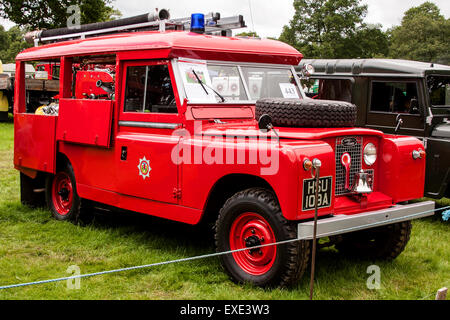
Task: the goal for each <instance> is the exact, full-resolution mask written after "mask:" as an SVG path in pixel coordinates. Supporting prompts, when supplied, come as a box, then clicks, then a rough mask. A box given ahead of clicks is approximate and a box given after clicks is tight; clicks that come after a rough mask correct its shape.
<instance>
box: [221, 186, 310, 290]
mask: <svg viewBox="0 0 450 320" xmlns="http://www.w3.org/2000/svg"><path fill="white" fill-rule="evenodd" d="M215 229H216V235H215V239H216V247H217V251H218V252H226V251H234V250H239V249H245V248H248V250H245V251H239V252H235V253H232V254H227V255H223V256H221V263H222V265H223V267H224V269H225V270H226V272H227V273H228V275H229V276H230V277H231V279H232V280H233V281H235V282H237V283H252V284H254V285H257V286H261V287H272V286H283V287H284V286H288V285H291V284H293V283H295V282H296V281H297V280H298V279H299V278H300V277H301V276H302V275H303V273H304V271H305V269H306V267H307V264H308V260H309V243H308V242H307V241H294V242H289V243H286V244H283V245H278V246H267V247H263V248H257V249H252V247H258V246H261V245H268V244H272V243H277V242H281V241H286V240H293V239H296V238H297V231H296V228H295V225H294V224H291V223H290V222H288V221H287V220H286V219H285V218H284V217H283V216H282V214H281V210H280V207H279V204H278V201H277V200H276V197H275V195H274V194H273V193H272V192H270V191H268V190H266V189H261V188H252V189H248V190H245V191H242V192H239V193H237V194H235V195H234V196H233V197H231V198H230V199H229V200H228V201H227V202H226V203H225V205H224V206H223V208H222V209H221V210H220V215H219V218H218V219H217V222H216V227H215Z"/></svg>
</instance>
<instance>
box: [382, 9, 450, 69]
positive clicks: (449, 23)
mask: <svg viewBox="0 0 450 320" xmlns="http://www.w3.org/2000/svg"><path fill="white" fill-rule="evenodd" d="M390 43H391V44H390V55H391V57H392V58H401V59H409V60H417V61H425V62H439V63H445V64H449V63H450V19H445V17H444V16H443V15H442V14H441V11H440V9H439V7H438V6H437V5H436V4H434V3H432V2H425V3H423V4H422V5H420V6H418V7H413V8H411V9H409V10H408V11H406V13H405V15H404V17H403V19H402V23H401V25H400V26H398V27H394V28H393V29H391V30H390Z"/></svg>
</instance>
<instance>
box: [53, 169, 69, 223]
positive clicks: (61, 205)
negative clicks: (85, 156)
mask: <svg viewBox="0 0 450 320" xmlns="http://www.w3.org/2000/svg"><path fill="white" fill-rule="evenodd" d="M52 198H53V206H54V207H55V209H56V211H57V213H58V214H60V215H62V216H65V215H67V214H68V213H69V212H70V209H71V208H72V203H73V186H72V181H71V180H70V177H69V175H68V174H67V173H65V172H60V173H58V174H57V175H56V176H55V177H54V178H53V184H52Z"/></svg>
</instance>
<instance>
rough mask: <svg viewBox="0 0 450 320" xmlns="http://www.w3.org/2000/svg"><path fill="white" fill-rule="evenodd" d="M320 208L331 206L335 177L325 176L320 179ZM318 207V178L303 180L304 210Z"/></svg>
mask: <svg viewBox="0 0 450 320" xmlns="http://www.w3.org/2000/svg"><path fill="white" fill-rule="evenodd" d="M319 181H320V182H319V196H318V198H317V203H318V208H328V207H331V189H332V187H333V177H323V178H320V180H319ZM315 208H316V179H308V180H303V211H309V210H314V209H315Z"/></svg>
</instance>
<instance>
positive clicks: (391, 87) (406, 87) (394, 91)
mask: <svg viewBox="0 0 450 320" xmlns="http://www.w3.org/2000/svg"><path fill="white" fill-rule="evenodd" d="M417 98H418V94H417V84H416V83H415V82H381V81H374V82H372V99H371V107H370V110H371V111H379V112H392V113H410V114H416V113H418V110H417Z"/></svg>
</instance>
